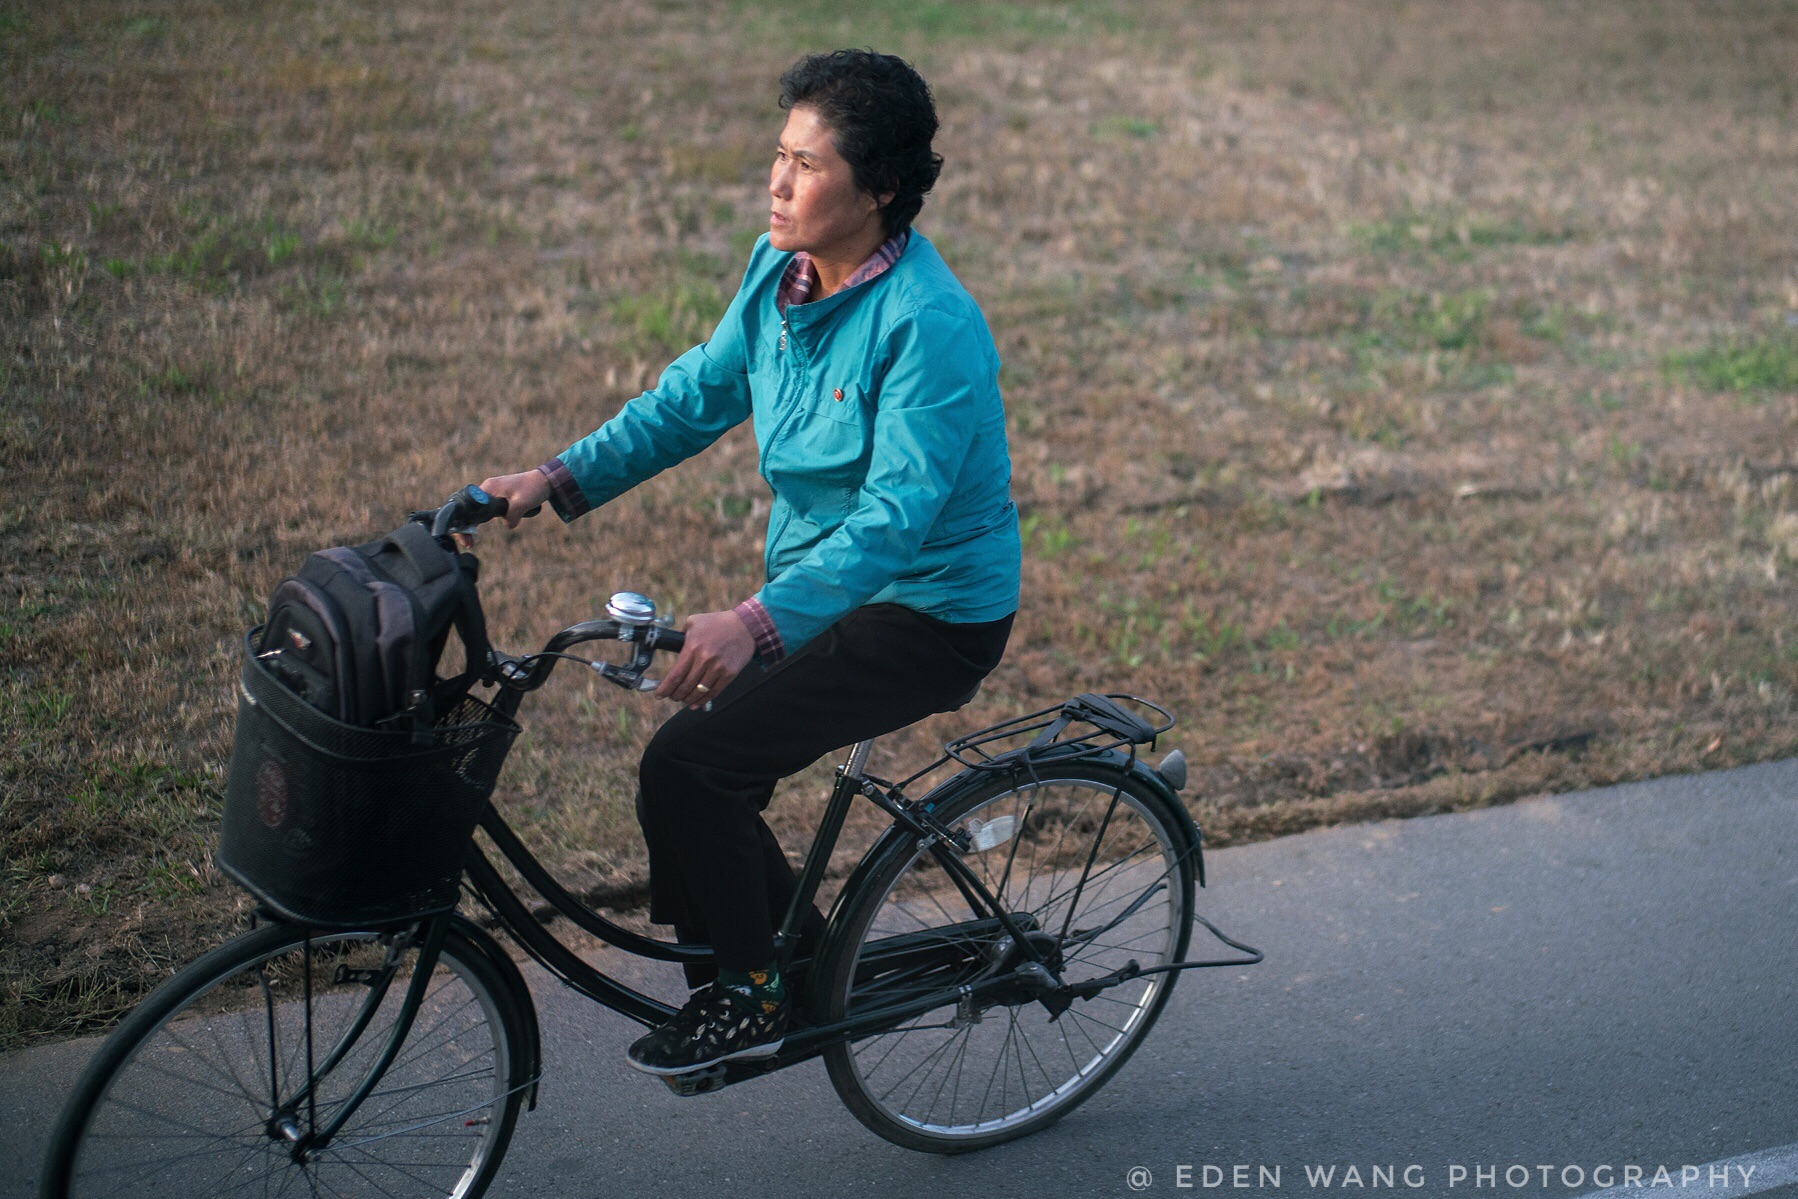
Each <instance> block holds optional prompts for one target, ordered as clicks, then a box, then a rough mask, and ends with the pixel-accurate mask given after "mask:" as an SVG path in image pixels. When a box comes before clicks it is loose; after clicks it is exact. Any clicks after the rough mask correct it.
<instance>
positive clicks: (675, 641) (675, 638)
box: [656, 629, 687, 654]
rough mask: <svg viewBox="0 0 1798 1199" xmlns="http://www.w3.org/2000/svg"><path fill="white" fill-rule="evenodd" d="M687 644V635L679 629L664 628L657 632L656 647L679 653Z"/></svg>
mask: <svg viewBox="0 0 1798 1199" xmlns="http://www.w3.org/2000/svg"><path fill="white" fill-rule="evenodd" d="M686 644H687V635H686V634H685V633H683V632H681V631H680V630H679V629H662V630H660V631H659V632H657V633H656V648H657V649H665V650H667V651H668V652H669V653H671V654H678V653H680V651H681V648H682V647H683V646H685V645H686Z"/></svg>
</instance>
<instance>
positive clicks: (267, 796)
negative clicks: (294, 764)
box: [256, 758, 287, 828]
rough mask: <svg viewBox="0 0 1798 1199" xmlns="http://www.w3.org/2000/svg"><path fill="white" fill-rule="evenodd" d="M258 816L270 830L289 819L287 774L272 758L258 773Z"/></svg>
mask: <svg viewBox="0 0 1798 1199" xmlns="http://www.w3.org/2000/svg"><path fill="white" fill-rule="evenodd" d="M256 814H257V815H258V816H260V817H262V823H264V824H266V825H268V826H269V827H270V828H280V827H281V825H282V822H284V821H285V820H286V819H287V772H286V771H285V770H283V769H281V763H279V762H277V761H275V760H274V759H272V758H271V759H269V760H268V761H266V762H264V763H263V764H262V768H261V769H260V770H258V771H257V772H256Z"/></svg>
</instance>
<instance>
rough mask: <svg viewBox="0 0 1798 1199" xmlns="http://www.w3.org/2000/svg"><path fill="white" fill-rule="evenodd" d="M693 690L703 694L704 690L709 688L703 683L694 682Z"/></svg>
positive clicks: (706, 690)
mask: <svg viewBox="0 0 1798 1199" xmlns="http://www.w3.org/2000/svg"><path fill="white" fill-rule="evenodd" d="M693 690H695V691H697V692H699V693H700V694H701V695H704V694H705V693H706V692H708V691H710V690H711V688H710V687H708V686H706V685H705V684H704V683H694V684H693Z"/></svg>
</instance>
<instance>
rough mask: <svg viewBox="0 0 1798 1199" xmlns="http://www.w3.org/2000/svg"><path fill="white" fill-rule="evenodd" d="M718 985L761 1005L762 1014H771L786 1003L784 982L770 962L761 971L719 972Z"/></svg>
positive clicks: (775, 966) (777, 967) (776, 968)
mask: <svg viewBox="0 0 1798 1199" xmlns="http://www.w3.org/2000/svg"><path fill="white" fill-rule="evenodd" d="M718 985H719V986H721V987H728V988H730V989H731V990H733V991H735V992H737V994H739V995H747V996H748V997H749V998H751V999H753V1000H755V1001H756V1002H757V1003H759V1004H761V1005H762V1011H763V1012H772V1011H774V1009H775V1008H777V1007H779V1006H780V1005H781V1004H783V1003H785V1002H786V1001H787V984H786V981H785V980H784V979H782V978H781V976H780V967H779V966H777V965H775V964H773V963H772V962H771V963H769V964H768V965H767V966H766V967H765V968H763V969H761V970H720V971H718Z"/></svg>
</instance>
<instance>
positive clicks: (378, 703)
mask: <svg viewBox="0 0 1798 1199" xmlns="http://www.w3.org/2000/svg"><path fill="white" fill-rule="evenodd" d="M477 570H478V564H477V563H476V561H475V558H474V555H472V554H457V553H454V552H452V551H451V550H448V549H446V548H444V546H443V545H442V544H441V543H440V542H439V541H438V540H437V539H436V538H435V537H433V536H431V534H430V531H429V530H428V529H426V528H425V527H424V526H423V525H420V524H406V525H402V526H401V527H400V528H397V529H395V530H394V531H393V532H391V533H389V534H387V536H385V537H382V538H380V539H379V540H377V541H371V542H368V543H367V544H366V545H358V546H340V547H338V548H336V549H329V550H320V551H318V552H317V553H315V554H313V555H312V556H311V557H309V558H308V559H307V560H306V563H305V565H304V566H302V567H301V568H300V573H299V574H298V575H295V576H293V577H291V578H287V579H283V580H282V581H281V585H280V586H278V587H276V588H275V593H274V595H272V596H270V597H269V603H268V621H267V622H266V623H265V624H264V625H263V629H262V640H261V642H260V643H259V645H258V646H257V653H256V656H257V657H258V658H259V659H261V660H262V661H263V662H264V664H266V665H267V666H268V668H269V669H270V671H271V672H272V673H273V674H275V675H276V676H277V677H278V678H279V679H280V680H281V681H282V682H283V683H285V684H286V685H287V686H288V687H289V688H291V689H292V690H293V691H294V692H295V693H296V694H297V695H299V696H300V697H301V698H303V699H305V700H306V702H308V703H310V704H311V705H312V706H313V707H315V708H318V709H319V710H320V711H322V712H324V713H325V714H326V715H328V716H332V717H334V718H336V719H338V720H341V721H343V722H344V723H346V724H353V725H360V726H363V727H365V728H376V727H379V728H393V727H396V725H397V726H400V727H410V728H411V729H413V731H414V732H422V730H424V729H426V728H428V727H429V726H430V725H431V724H432V723H433V722H434V720H435V719H436V717H437V716H438V715H440V714H441V713H444V712H447V711H449V710H450V709H451V708H452V707H454V706H455V704H456V703H457V702H458V701H459V700H461V698H462V697H463V696H464V695H466V694H467V693H468V689H469V688H470V687H472V686H474V684H475V683H476V682H478V681H479V680H480V678H481V675H482V674H483V673H484V672H485V670H486V666H487V655H488V642H487V623H486V620H485V619H484V618H483V616H482V615H481V601H480V598H479V596H478V595H477V594H476V591H475V578H476V574H477ZM452 628H453V629H455V630H456V634H457V636H458V637H459V638H460V639H461V641H462V647H463V651H464V653H465V654H466V657H467V669H466V670H464V671H463V673H462V674H460V675H457V676H456V677H455V678H452V679H438V678H437V677H436V670H437V662H438V660H439V659H440V658H441V657H442V656H443V650H444V646H445V644H446V642H447V641H448V638H449V632H450V630H451V629H452Z"/></svg>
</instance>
